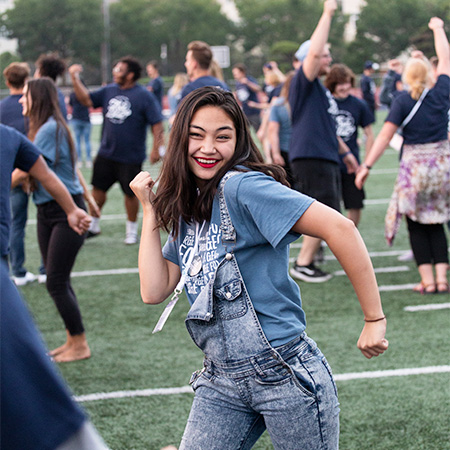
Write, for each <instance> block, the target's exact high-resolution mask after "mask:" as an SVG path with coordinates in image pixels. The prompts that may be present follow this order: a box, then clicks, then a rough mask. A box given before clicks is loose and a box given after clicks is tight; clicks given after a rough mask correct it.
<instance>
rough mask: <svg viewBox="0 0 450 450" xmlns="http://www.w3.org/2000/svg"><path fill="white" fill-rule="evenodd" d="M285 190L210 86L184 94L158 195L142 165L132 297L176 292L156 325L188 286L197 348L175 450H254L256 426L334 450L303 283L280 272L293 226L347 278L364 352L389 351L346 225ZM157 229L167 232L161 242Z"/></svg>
mask: <svg viewBox="0 0 450 450" xmlns="http://www.w3.org/2000/svg"><path fill="white" fill-rule="evenodd" d="M286 184H287V183H286V178H285V172H284V170H283V169H282V168H281V166H277V165H267V164H264V162H263V160H262V158H261V155H260V154H259V151H258V149H257V147H256V145H255V143H254V142H253V140H252V138H251V134H250V131H249V128H248V124H247V121H246V119H245V116H244V114H243V112H242V110H241V108H240V107H239V105H238V103H237V102H236V100H235V98H234V96H233V94H231V93H229V92H225V91H223V90H221V89H218V88H214V87H204V88H200V89H197V90H195V91H193V92H192V93H191V94H189V95H188V96H186V97H185V99H184V100H183V101H182V102H181V104H180V108H179V110H178V112H177V115H176V119H175V122H174V124H173V128H172V134H171V136H170V139H169V145H168V150H167V154H166V156H165V158H164V162H163V167H162V169H161V176H160V181H159V186H158V190H157V192H156V194H155V193H153V191H152V188H153V185H154V180H153V179H152V178H151V176H150V174H149V173H147V172H141V173H140V174H139V175H137V177H136V178H135V179H134V180H133V181H132V182H131V184H130V186H131V188H132V189H133V191H134V193H135V194H136V196H137V197H138V198H139V200H140V202H141V204H142V205H143V211H144V216H143V224H142V234H141V243H140V249H139V274H140V283H141V295H142V299H143V301H144V302H145V303H152V304H156V303H161V302H163V301H164V300H165V299H166V298H167V297H168V296H169V295H170V294H171V292H172V291H174V290H175V296H174V301H172V302H170V303H169V305H168V308H169V309H166V312H165V313H164V314H163V317H164V319H163V320H160V321H159V322H158V325H157V329H156V330H157V331H158V330H160V329H161V328H162V325H163V323H164V320H165V318H167V315H168V313H169V312H170V310H171V308H172V307H173V306H174V302H175V299H176V298H177V295H178V293H180V292H181V290H182V289H183V288H185V289H186V294H187V297H188V299H189V302H190V303H191V309H190V311H189V313H188V316H187V318H186V326H187V328H188V330H189V333H190V335H191V337H192V339H193V340H194V342H195V343H196V345H197V346H198V347H199V348H200V349H201V350H202V351H203V352H204V355H205V361H204V367H203V369H202V370H199V371H197V372H196V373H194V374H193V377H192V379H191V384H192V387H193V389H194V391H195V398H194V402H193V405H192V409H191V413H190V417H189V420H188V424H187V426H186V430H185V433H184V436H183V440H182V442H181V446H180V448H181V449H196V450H198V449H200V450H203V449H204V450H206V449H208V450H210V449H213V448H220V449H230V450H231V449H236V448H241V449H250V448H251V447H252V446H253V444H254V443H255V442H256V441H257V440H258V438H259V437H260V435H261V434H262V433H263V431H264V430H265V429H266V428H267V430H268V431H269V434H270V436H271V439H272V442H273V444H274V447H275V448H277V449H288V448H299V447H302V448H318V449H319V448H320V449H322V448H327V449H335V448H337V446H338V435H339V406H338V400H337V392H336V387H335V384H334V381H333V378H332V375H331V372H330V369H329V367H328V363H327V362H326V360H325V357H324V356H323V355H322V353H321V351H320V350H319V349H318V348H317V345H316V344H315V342H314V341H313V340H312V339H310V338H309V337H308V336H307V335H306V333H305V326H306V323H305V314H304V311H303V309H302V303H301V298H300V291H299V287H298V285H297V283H295V281H294V280H293V279H292V278H290V276H289V273H288V270H287V269H288V266H289V243H290V242H293V241H294V240H296V239H297V238H298V237H299V235H300V234H301V233H305V234H310V235H314V236H317V237H320V238H322V239H324V240H325V241H326V242H327V244H328V246H329V247H330V249H331V250H332V251H333V252H334V253H335V255H336V257H337V258H338V260H339V261H340V262H341V264H342V265H343V267H344V269H345V270H346V272H347V274H348V276H349V278H350V280H351V281H352V283H353V285H354V287H355V291H356V293H357V295H358V298H359V300H360V303H361V307H362V310H363V312H364V315H365V320H366V323H365V325H364V329H363V331H362V333H361V336H360V339H359V341H358V347H359V348H360V349H361V351H362V352H363V354H364V355H365V356H366V357H368V358H371V357H372V356H377V355H379V354H381V353H383V352H384V351H385V350H386V349H387V347H388V342H387V341H386V339H385V338H384V335H385V331H386V320H385V317H384V314H383V310H382V307H381V302H380V297H379V294H378V289H377V284H376V279H375V275H374V273H373V268H372V265H371V262H370V259H369V256H368V253H367V250H366V248H365V246H364V243H363V241H362V239H361V237H360V235H359V233H358V231H357V230H356V228H355V226H354V225H353V223H352V222H351V221H349V220H347V219H345V218H344V217H343V216H342V215H340V214H339V213H338V212H336V211H334V210H333V209H331V208H328V207H327V206H325V205H323V204H320V203H319V202H317V201H315V200H314V199H312V198H310V197H307V196H305V195H303V194H301V193H299V192H297V191H294V190H291V189H290V188H289V187H287V185H286ZM160 228H166V229H169V230H170V231H171V236H170V237H169V239H168V241H167V243H166V244H165V245H164V247H163V248H162V246H161V239H160V233H159V230H160ZM349 249H351V250H349ZM299 418H301V420H300V419H299ZM217 443H219V444H217ZM217 445H219V446H220V447H218V446H217Z"/></svg>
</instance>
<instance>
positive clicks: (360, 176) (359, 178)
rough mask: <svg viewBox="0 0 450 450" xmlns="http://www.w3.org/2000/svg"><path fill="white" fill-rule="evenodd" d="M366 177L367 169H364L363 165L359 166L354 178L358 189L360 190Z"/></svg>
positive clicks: (367, 174)
mask: <svg viewBox="0 0 450 450" xmlns="http://www.w3.org/2000/svg"><path fill="white" fill-rule="evenodd" d="M368 176H369V169H368V168H367V167H364V166H363V165H361V166H359V169H358V172H357V173H356V177H355V186H356V187H357V188H358V189H362V188H363V186H364V183H365V182H366V180H367V177H368Z"/></svg>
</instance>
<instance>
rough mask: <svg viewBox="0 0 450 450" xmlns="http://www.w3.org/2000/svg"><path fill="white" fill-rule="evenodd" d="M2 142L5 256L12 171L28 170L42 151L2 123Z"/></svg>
mask: <svg viewBox="0 0 450 450" xmlns="http://www.w3.org/2000/svg"><path fill="white" fill-rule="evenodd" d="M0 143H1V145H0V176H1V183H0V239H1V241H0V248H1V256H5V255H7V254H8V253H9V244H8V243H9V230H10V224H11V209H10V203H9V202H10V200H9V194H10V191H11V173H12V171H13V170H14V169H15V168H17V169H21V170H23V171H24V172H28V171H29V170H30V169H31V168H32V167H33V165H34V164H35V162H36V161H37V159H38V158H39V156H40V153H39V150H38V149H37V148H36V147H35V146H34V145H33V144H32V143H31V142H30V141H29V140H28V139H27V138H26V137H25V136H24V135H23V134H21V133H19V132H18V131H17V130H15V129H14V128H11V127H7V126H5V125H0Z"/></svg>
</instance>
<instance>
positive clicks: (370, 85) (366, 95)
mask: <svg viewBox="0 0 450 450" xmlns="http://www.w3.org/2000/svg"><path fill="white" fill-rule="evenodd" d="M375 90H376V86H375V82H374V81H373V80H372V78H371V77H369V76H368V75H364V74H363V75H362V76H361V92H362V96H363V99H364V101H365V102H366V103H367V105H368V106H369V108H370V109H371V111H375Z"/></svg>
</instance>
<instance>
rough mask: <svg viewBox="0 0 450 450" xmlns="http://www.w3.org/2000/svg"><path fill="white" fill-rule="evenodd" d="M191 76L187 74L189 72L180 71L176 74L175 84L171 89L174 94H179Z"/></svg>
mask: <svg viewBox="0 0 450 450" xmlns="http://www.w3.org/2000/svg"><path fill="white" fill-rule="evenodd" d="M188 81H189V78H188V76H187V73H184V72H179V73H177V74H176V75H175V78H174V79H173V85H172V88H171V89H170V90H171V94H172V95H176V94H178V92H180V91H181V90H182V89H183V87H184V86H185V85H186V84H187V83H188Z"/></svg>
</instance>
